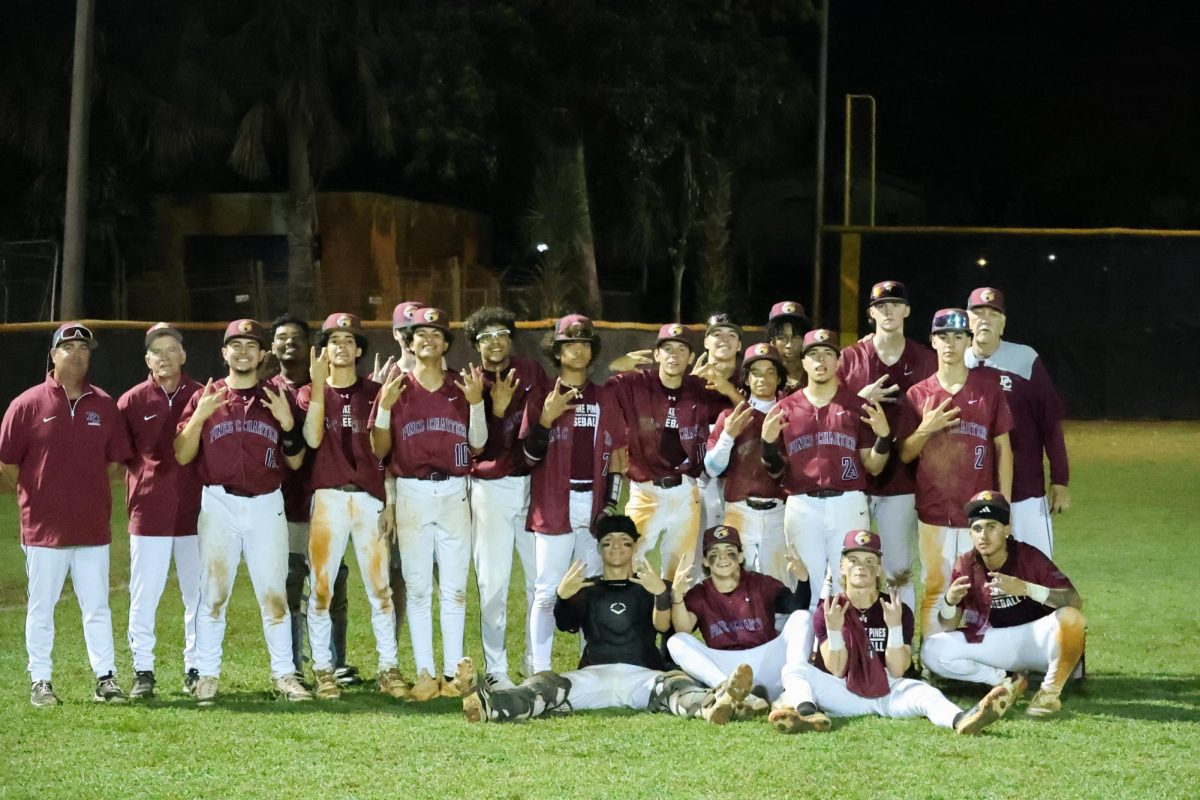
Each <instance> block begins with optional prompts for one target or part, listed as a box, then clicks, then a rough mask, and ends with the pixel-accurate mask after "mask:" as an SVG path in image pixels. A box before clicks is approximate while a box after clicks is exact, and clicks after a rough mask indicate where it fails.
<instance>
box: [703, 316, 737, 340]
mask: <svg viewBox="0 0 1200 800" xmlns="http://www.w3.org/2000/svg"><path fill="white" fill-rule="evenodd" d="M719 328H729V330H731V331H733V332H734V333H736V334H737V335H738V338H741V336H742V326H741V325H738V324H737V323H736V322H734V321H733V319H732V318H731V317H730V316H729V315H728V314H726V313H724V312H721V313H720V314H713V315H712V316H710V317H709V318H708V327H706V328H705V329H704V335H705V336H708V335H709V334H711V333H712V332H713V331H715V330H717V329H719Z"/></svg>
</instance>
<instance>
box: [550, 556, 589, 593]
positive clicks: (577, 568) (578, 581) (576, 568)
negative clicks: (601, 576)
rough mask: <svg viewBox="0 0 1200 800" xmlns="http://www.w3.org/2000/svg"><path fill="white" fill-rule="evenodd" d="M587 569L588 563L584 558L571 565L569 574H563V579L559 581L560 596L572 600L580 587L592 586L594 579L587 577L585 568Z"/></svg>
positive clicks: (568, 569)
mask: <svg viewBox="0 0 1200 800" xmlns="http://www.w3.org/2000/svg"><path fill="white" fill-rule="evenodd" d="M585 569H587V564H586V563H584V561H583V559H579V560H578V561H576V562H575V563H574V564H572V565H571V566H570V567H568V568H567V574H566V575H563V577H562V580H561V581H559V582H558V596H559V597H561V598H562V599H563V600H570V599H571V598H572V597H574V596H575V595H576V594H578V593H579V590H580V589H583V588H584V587H586V586H592V585H593V583H592V581H589V580H588V579H587V575H586V574H585V573H584V570H585Z"/></svg>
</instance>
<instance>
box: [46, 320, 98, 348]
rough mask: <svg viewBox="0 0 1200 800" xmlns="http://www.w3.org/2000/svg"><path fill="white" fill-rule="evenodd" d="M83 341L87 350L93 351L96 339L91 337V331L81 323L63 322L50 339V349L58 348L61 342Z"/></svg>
mask: <svg viewBox="0 0 1200 800" xmlns="http://www.w3.org/2000/svg"><path fill="white" fill-rule="evenodd" d="M73 341H84V342H87V343H88V350H95V349H96V347H97V346H98V345H97V342H96V337H94V336H93V335H92V329H91V328H89V327H88V326H87V325H84V324H83V323H82V322H64V323H63V324H62V325H59V326H58V330H56V331H55V332H54V336H53V337H52V338H51V339H50V349H51V350H53V349H54V348H56V347H58V346H59V345H60V344H62V343H63V342H73Z"/></svg>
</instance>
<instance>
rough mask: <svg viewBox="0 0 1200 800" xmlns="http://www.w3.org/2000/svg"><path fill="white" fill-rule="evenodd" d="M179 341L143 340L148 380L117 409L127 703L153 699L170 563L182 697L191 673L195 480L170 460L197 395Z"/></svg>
mask: <svg viewBox="0 0 1200 800" xmlns="http://www.w3.org/2000/svg"><path fill="white" fill-rule="evenodd" d="M186 362H187V352H186V351H184V349H183V334H181V333H180V332H179V331H178V330H176V329H175V328H172V327H171V326H170V325H168V324H167V323H165V322H160V323H158V324H157V325H154V326H153V327H151V328H150V330H148V331H147V332H146V366H147V367H148V368H149V370H150V376H149V377H148V378H147V379H146V380H145V381H143V382H142V383H139V384H138V385H137V386H134V387H133V388H132V389H130V390H129V391H128V392H126V393H125V394H123V395H121V399H120V400H118V401H117V408H119V409H121V414H122V417H123V418H124V422H125V428H126V430H127V431H128V434H129V439H130V442H131V444H132V446H133V457H132V458H130V459H129V460H128V461H127V462H125V467H126V470H127V472H126V474H125V488H126V493H125V497H126V504H127V505H128V507H129V649H130V651H132V653H133V669H134V675H133V687H132V688H131V689H130V690H129V696H130V698H131V699H134V700H136V699H139V698H145V697H153V696H154V687H155V680H154V644H155V636H154V620H155V616H156V614H157V612H158V601H159V599H160V598H161V597H162V592H163V587H164V586H165V585H166V583H167V572H168V571H169V570H170V568H171V560H172V558H174V560H175V576H176V578H178V580H179V593H180V594H181V595H182V596H183V672H184V678H183V686H184V691H186V692H188V693H190V692H191V690H192V689H193V688H195V685H196V681H197V680H198V679H199V677H200V672H199V670H198V669H197V668H196V609H197V607H198V606H199V604H200V544H199V539H198V538H197V536H196V518H197V517H198V516H199V514H200V479H199V477H198V476H197V475H196V470H195V468H194V466H191V465H189V466H186V467H182V466H180V465H179V462H177V461H176V460H175V449H174V442H175V427H176V425H178V424H179V417H180V416H181V415H182V414H183V409H184V407H185V406H187V403H188V401H189V400H191V399H192V395H194V394H195V393H196V392H198V391H200V389H201V388H203V387H202V386H201V385H200V383H199V382H198V381H195V380H193V379H191V378H189V377H188V376H187V375H185V374H184V373H183V365H184V364H185V363H186Z"/></svg>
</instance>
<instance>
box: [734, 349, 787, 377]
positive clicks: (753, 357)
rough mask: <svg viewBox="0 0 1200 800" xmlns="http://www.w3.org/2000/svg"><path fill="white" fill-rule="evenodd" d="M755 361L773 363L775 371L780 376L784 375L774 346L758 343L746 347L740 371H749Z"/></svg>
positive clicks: (781, 362)
mask: <svg viewBox="0 0 1200 800" xmlns="http://www.w3.org/2000/svg"><path fill="white" fill-rule="evenodd" d="M755 361H771V362H774V364H775V369H776V370H778V371H779V372H780V374H781V375H782V374H783V373H784V366H783V359H782V358H780V357H779V351H778V350H776V349H775V345H772V344H767V343H766V342H759V343H758V344H752V345H750V346H749V347H747V348H746V353H745V355H743V356H742V369H749V368H750V365H751V364H753V363H754V362H755Z"/></svg>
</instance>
